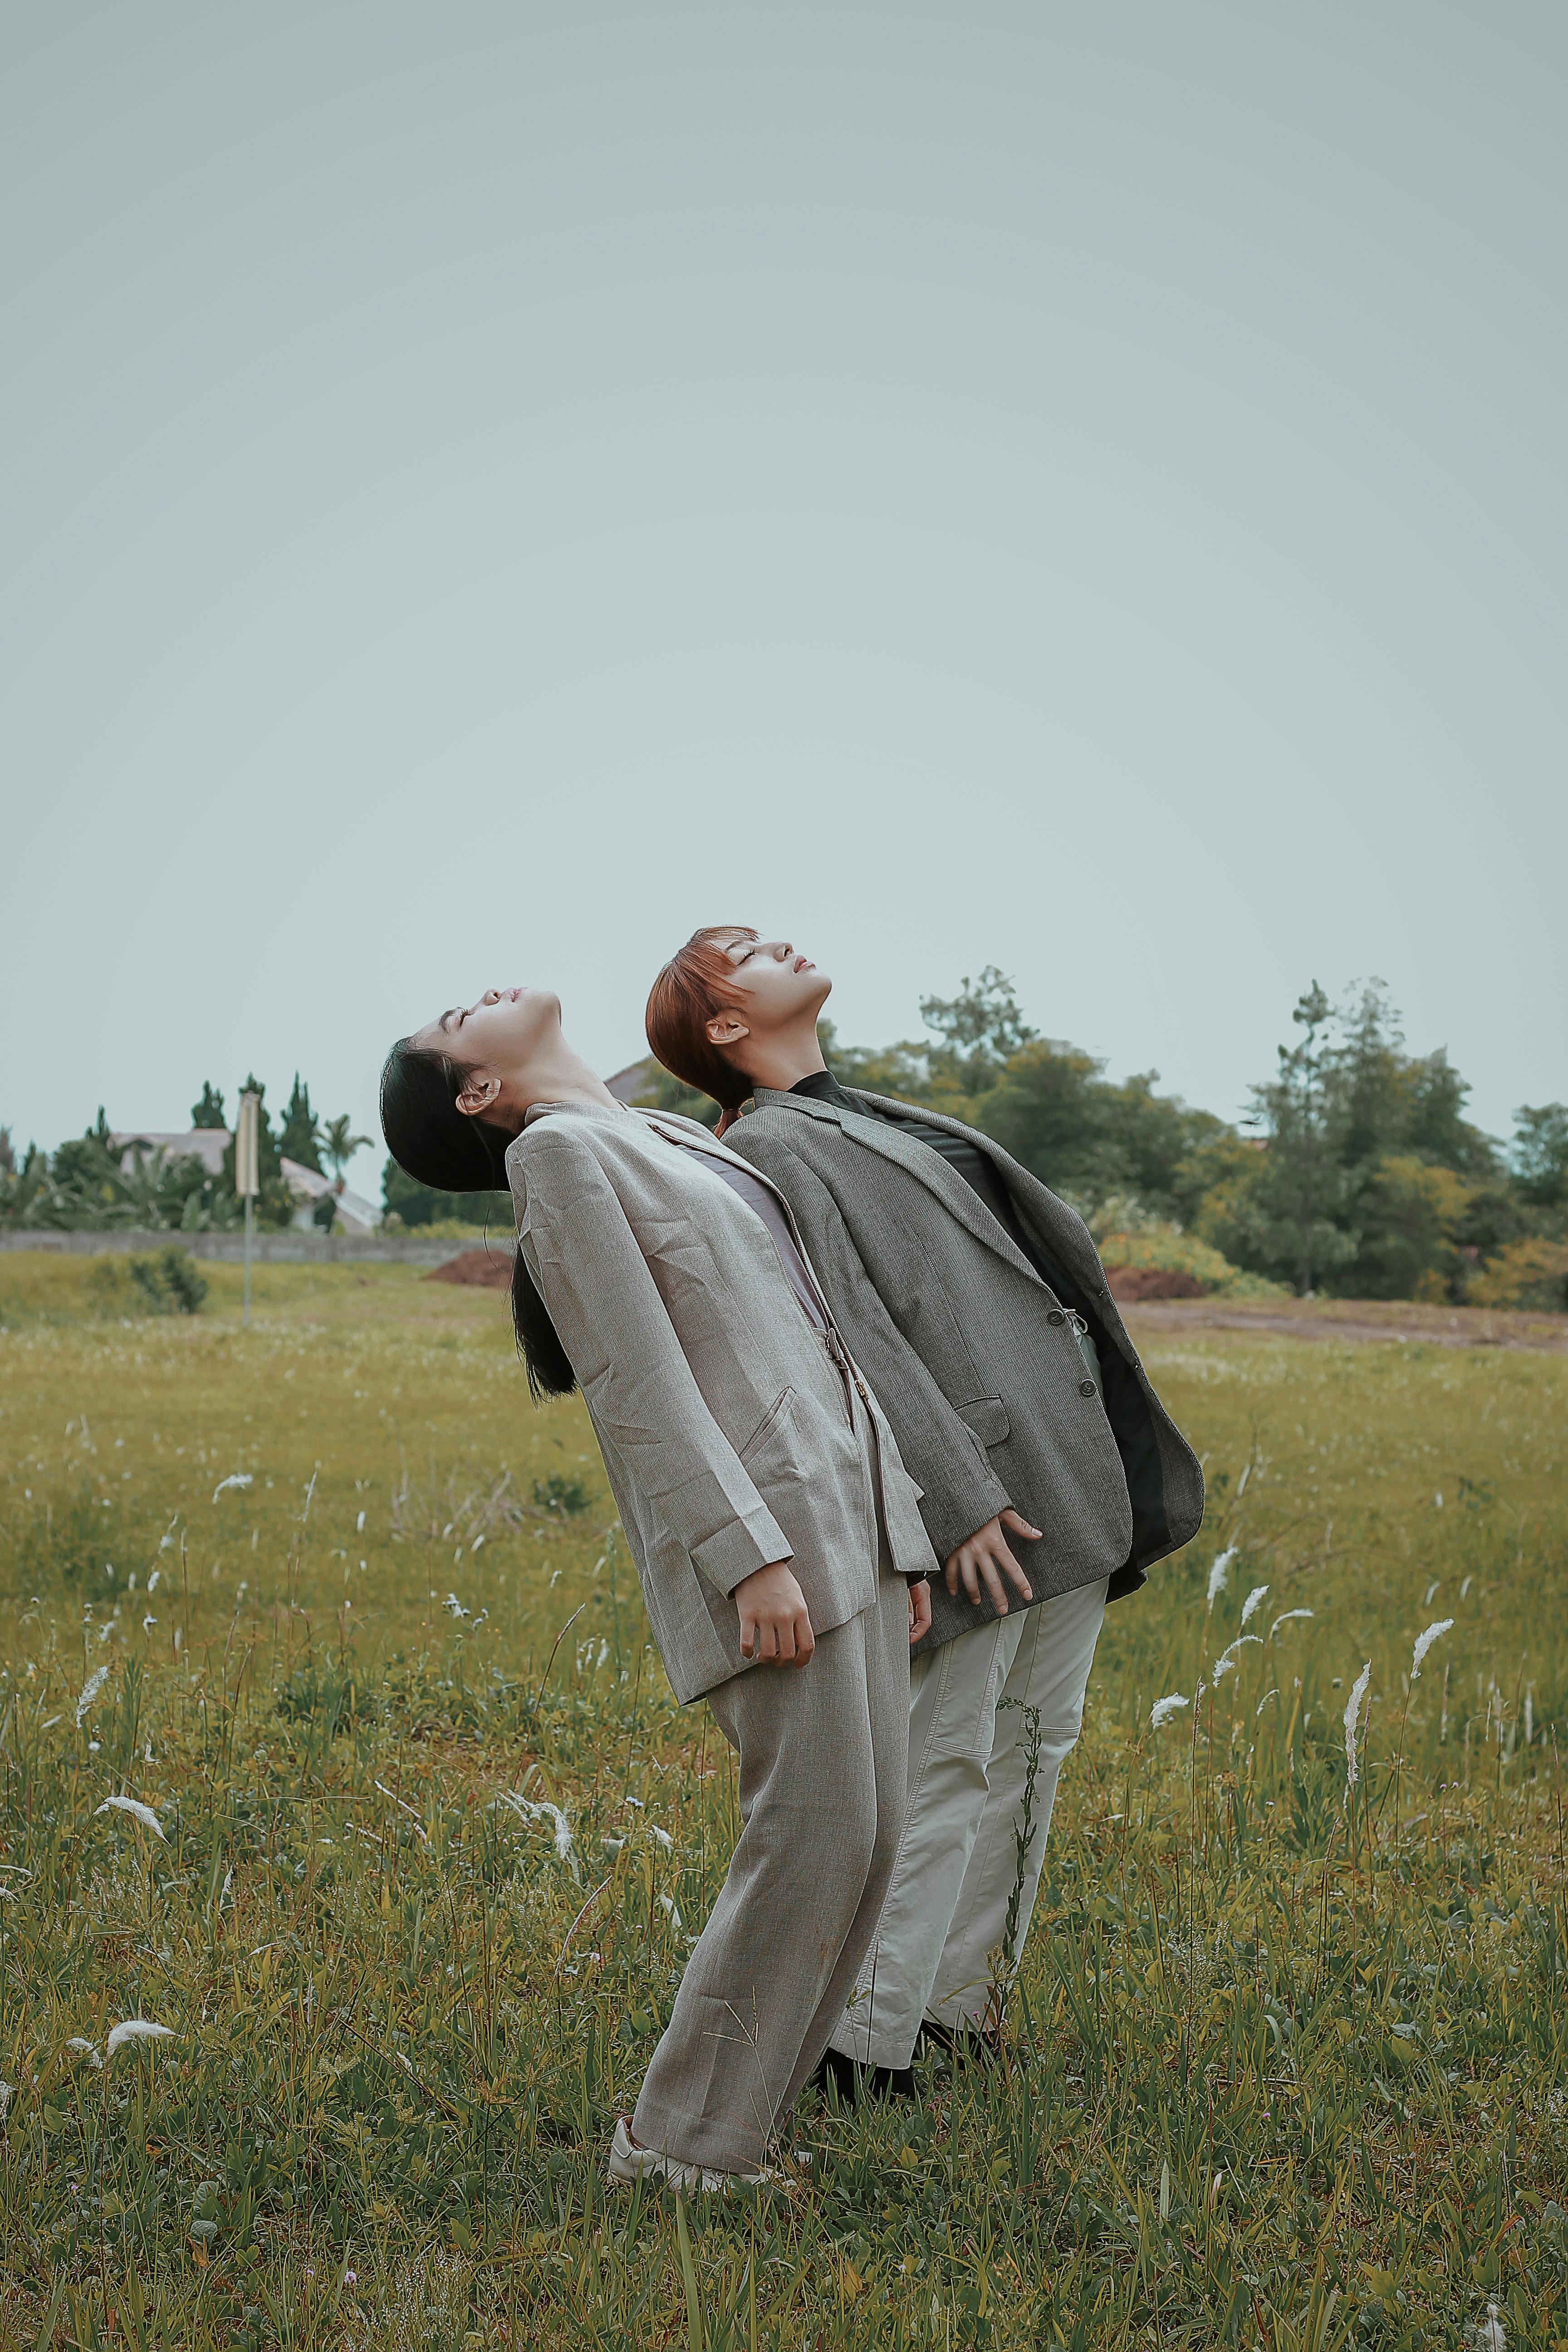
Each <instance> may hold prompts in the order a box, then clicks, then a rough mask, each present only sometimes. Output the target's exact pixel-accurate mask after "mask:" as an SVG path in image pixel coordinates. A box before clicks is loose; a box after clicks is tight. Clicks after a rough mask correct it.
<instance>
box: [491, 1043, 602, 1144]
mask: <svg viewBox="0 0 1568 2352" xmlns="http://www.w3.org/2000/svg"><path fill="white" fill-rule="evenodd" d="M508 1091H509V1093H510V1096H511V1099H512V1105H513V1107H514V1108H515V1109H516V1113H517V1123H518V1126H519V1129H521V1126H522V1120H523V1116H524V1114H525V1112H528V1111H531V1109H532V1108H533V1106H534V1104H535V1103H564V1102H580V1103H607V1104H608V1105H609V1107H610V1108H611V1109H612V1110H619V1109H621V1108H623V1106H622V1105H621V1104H620V1103H618V1102H617V1101H616V1097H615V1096H614V1095H613V1094H612V1093H611V1092H610V1089H609V1087H607V1086H606V1085H605V1081H604V1079H603V1078H601V1077H600V1076H599V1075H598V1073H597V1072H596V1071H595V1070H591V1069H590V1068H589V1067H588V1065H587V1063H586V1062H585V1061H584V1059H583V1057H582V1055H580V1054H574V1052H573V1050H572V1048H571V1046H570V1045H568V1044H567V1043H566V1040H565V1038H564V1037H557V1038H556V1040H555V1042H554V1044H553V1045H552V1046H551V1048H550V1049H549V1051H548V1052H547V1053H544V1054H542V1055H540V1056H539V1057H538V1059H537V1060H535V1061H531V1062H530V1064H529V1066H528V1068H527V1070H526V1071H524V1072H522V1073H521V1075H520V1076H518V1077H517V1078H516V1079H515V1080H514V1081H513V1084H512V1086H511V1087H510V1088H509V1089H508Z"/></svg>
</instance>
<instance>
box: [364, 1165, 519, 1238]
mask: <svg viewBox="0 0 1568 2352" xmlns="http://www.w3.org/2000/svg"><path fill="white" fill-rule="evenodd" d="M381 1197H382V1202H383V1205H384V1208H385V1210H386V1213H387V1215H388V1216H389V1217H397V1218H399V1219H401V1221H402V1223H404V1224H405V1225H431V1224H444V1223H448V1222H450V1223H456V1224H459V1225H500V1226H503V1227H504V1228H505V1229H506V1230H507V1231H509V1232H510V1229H511V1226H512V1224H513V1223H514V1215H513V1211H512V1205H511V1194H510V1192H435V1191H433V1190H432V1188H431V1187H430V1186H429V1185H428V1184H421V1183H420V1182H419V1181H418V1179H417V1178H416V1177H413V1176H409V1175H406V1174H405V1172H404V1171H403V1170H402V1169H401V1168H400V1167H399V1166H398V1164H397V1162H396V1160H388V1161H387V1163H386V1166H385V1167H384V1169H383V1171H382V1177H381Z"/></svg>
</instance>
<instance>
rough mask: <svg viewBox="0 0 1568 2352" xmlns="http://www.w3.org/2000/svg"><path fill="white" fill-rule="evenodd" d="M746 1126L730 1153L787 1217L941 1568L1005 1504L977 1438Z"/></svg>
mask: <svg viewBox="0 0 1568 2352" xmlns="http://www.w3.org/2000/svg"><path fill="white" fill-rule="evenodd" d="M750 1125H751V1122H750V1120H749V1119H747V1120H742V1124H741V1128H740V1129H739V1130H738V1131H737V1133H736V1134H735V1136H734V1137H733V1139H732V1143H733V1148H734V1149H735V1150H738V1151H740V1152H742V1154H743V1156H744V1157H745V1158H746V1159H748V1160H751V1161H752V1163H753V1165H754V1166H755V1167H756V1168H758V1169H759V1170H760V1171H761V1172H762V1173H763V1175H764V1176H767V1177H769V1178H771V1179H772V1181H773V1183H775V1184H776V1185H777V1186H778V1188H779V1191H780V1192H782V1193H783V1194H784V1198H785V1200H786V1201H787V1202H789V1204H790V1207H791V1208H792V1209H793V1210H794V1212H795V1217H796V1219H797V1220H798V1222H799V1223H800V1226H801V1229H802V1233H803V1234H804V1235H805V1238H806V1244H807V1247H808V1249H809V1251H810V1255H811V1259H812V1263H813V1265H815V1266H816V1270H817V1273H818V1275H819V1276H820V1277H821V1280H822V1284H823V1286H824V1288H825V1289H826V1293H827V1299H828V1304H829V1305H830V1306H831V1307H832V1308H833V1311H834V1314H835V1316H836V1317H837V1320H838V1322H839V1324H840V1326H841V1327H842V1329H843V1332H844V1336H845V1338H846V1339H847V1340H848V1342H849V1347H850V1350H851V1352H852V1354H853V1355H854V1357H855V1360H856V1361H857V1363H858V1365H859V1367H860V1369H861V1370H862V1371H863V1372H864V1373H865V1375H866V1377H867V1379H868V1381H870V1383H871V1386H872V1388H873V1390H874V1391H876V1397H877V1402H878V1403H879V1405H880V1407H881V1409H882V1412H884V1414H885V1415H886V1416H887V1421H888V1425H889V1428H890V1429H891V1430H892V1433H893V1435H894V1436H895V1437H896V1438H897V1440H898V1443H899V1452H900V1454H901V1455H902V1457H903V1462H904V1467H905V1468H906V1469H907V1470H908V1472H909V1474H910V1477H911V1478H913V1479H914V1480H915V1481H916V1482H917V1484H918V1485H919V1486H921V1488H922V1489H923V1490H924V1491H923V1494H922V1496H921V1506H920V1509H921V1517H922V1518H923V1519H924V1521H925V1525H926V1533H927V1534H928V1535H929V1536H930V1538H931V1546H932V1549H934V1551H935V1553H936V1556H937V1559H939V1560H942V1561H945V1560H947V1559H949V1558H950V1557H951V1556H952V1553H953V1552H955V1551H956V1550H957V1549H958V1547H959V1545H960V1544H961V1543H965V1542H967V1541H968V1539H969V1538H970V1537H971V1536H972V1535H973V1533H974V1532H975V1530H976V1528H983V1527H984V1526H985V1524H986V1522H987V1521H988V1520H990V1519H994V1517H996V1515H997V1513H998V1512H999V1511H1005V1509H1006V1508H1007V1507H1008V1505H1009V1503H1010V1502H1011V1500H1012V1497H1011V1496H1009V1494H1008V1492H1007V1489H1006V1488H1005V1486H1003V1484H1002V1482H1001V1480H1000V1479H999V1478H998V1477H997V1475H996V1473H995V1472H994V1470H993V1468H992V1467H991V1461H990V1457H989V1455H988V1454H986V1451H985V1448H984V1446H983V1445H982V1444H981V1443H980V1440H979V1438H978V1437H976V1435H975V1434H974V1432H973V1430H972V1429H971V1428H970V1426H969V1423H967V1422H966V1421H965V1420H964V1419H963V1415H962V1414H961V1413H959V1412H956V1411H955V1410H954V1408H953V1407H952V1405H951V1404H950V1403H949V1402H948V1401H947V1398H946V1397H945V1396H944V1395H943V1393H942V1390H941V1388H940V1387H939V1386H938V1384H937V1382H936V1381H935V1380H934V1378H933V1377H932V1375H931V1372H930V1371H929V1370H927V1367H926V1364H925V1361H924V1359H923V1358H922V1357H921V1356H919V1355H917V1354H916V1352H915V1350H914V1349H913V1348H912V1347H911V1346H910V1342H909V1340H908V1339H905V1337H904V1335H903V1333H902V1331H900V1328H899V1327H898V1325H897V1323H896V1322H895V1321H894V1320H893V1318H892V1316H891V1315H890V1314H889V1311H888V1309H887V1307H885V1306H884V1304H883V1302H882V1298H881V1295H880V1293H879V1291H878V1289H877V1286H876V1285H875V1284H874V1283H873V1281H872V1280H871V1277H870V1276H869V1275H868V1273H867V1271H866V1265H865V1261H864V1260H863V1259H862V1257H861V1255H860V1253H859V1251H858V1249H857V1248H856V1246H855V1241H854V1237H853V1235H852V1234H851V1233H850V1231H849V1228H848V1225H847V1223H846V1222H845V1219H844V1215H843V1212H842V1211H841V1210H840V1208H839V1206H838V1203H837V1201H836V1200H835V1199H834V1196H833V1194H832V1192H830V1191H829V1190H828V1187H827V1186H826V1184H825V1183H824V1182H823V1181H822V1179H821V1177H820V1176H818V1175H817V1174H816V1171H815V1170H814V1169H811V1168H809V1167H808V1166H807V1165H806V1163H805V1160H799V1159H797V1158H796V1157H795V1153H794V1152H793V1151H791V1150H790V1149H789V1147H788V1145H787V1144H784V1143H781V1142H779V1141H777V1140H776V1139H774V1138H773V1137H771V1136H761V1135H748V1134H747V1133H746V1132H745V1130H746V1129H747V1128H748V1127H749V1126H750Z"/></svg>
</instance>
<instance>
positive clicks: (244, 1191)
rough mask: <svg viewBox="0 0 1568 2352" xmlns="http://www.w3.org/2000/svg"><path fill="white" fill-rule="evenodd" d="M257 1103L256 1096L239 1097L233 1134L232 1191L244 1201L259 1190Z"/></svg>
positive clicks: (258, 1100)
mask: <svg viewBox="0 0 1568 2352" xmlns="http://www.w3.org/2000/svg"><path fill="white" fill-rule="evenodd" d="M259 1102H260V1097H259V1096H258V1095H251V1094H245V1095H241V1096H240V1098H239V1121H238V1124H237V1127H236V1129H235V1133H234V1189H235V1191H236V1192H237V1193H238V1194H239V1196H240V1198H241V1200H244V1201H248V1200H251V1199H253V1198H254V1196H255V1195H256V1194H257V1193H258V1192H260V1190H261V1184H260V1180H259V1178H258V1174H257V1145H256V1136H257V1127H256V1113H257V1109H258V1105H259Z"/></svg>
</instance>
